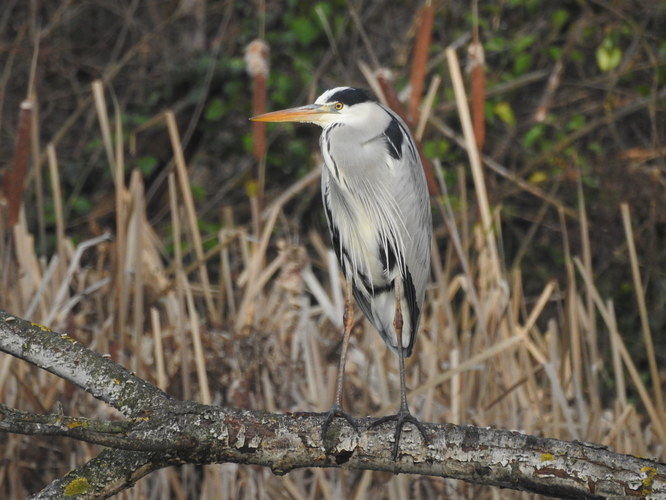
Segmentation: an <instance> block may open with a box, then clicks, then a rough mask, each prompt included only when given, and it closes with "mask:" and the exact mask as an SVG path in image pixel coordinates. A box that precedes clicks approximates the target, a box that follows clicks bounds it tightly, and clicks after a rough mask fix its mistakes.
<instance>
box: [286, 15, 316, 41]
mask: <svg viewBox="0 0 666 500" xmlns="http://www.w3.org/2000/svg"><path fill="white" fill-rule="evenodd" d="M291 31H292V33H293V34H294V35H295V36H296V39H297V40H298V41H299V42H300V43H301V45H303V46H305V47H307V46H308V45H310V44H311V43H312V41H313V40H314V39H315V38H317V36H318V35H319V29H318V27H317V25H316V24H315V23H314V22H312V20H310V19H308V18H307V17H297V18H295V19H294V20H293V21H292V23H291Z"/></svg>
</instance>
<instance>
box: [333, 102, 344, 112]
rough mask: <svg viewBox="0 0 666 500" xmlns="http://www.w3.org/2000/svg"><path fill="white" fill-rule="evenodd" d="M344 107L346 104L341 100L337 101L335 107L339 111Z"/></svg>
mask: <svg viewBox="0 0 666 500" xmlns="http://www.w3.org/2000/svg"><path fill="white" fill-rule="evenodd" d="M344 107H345V105H344V104H342V103H341V102H336V103H335V109H337V110H338V111H340V110H341V109H342V108H344Z"/></svg>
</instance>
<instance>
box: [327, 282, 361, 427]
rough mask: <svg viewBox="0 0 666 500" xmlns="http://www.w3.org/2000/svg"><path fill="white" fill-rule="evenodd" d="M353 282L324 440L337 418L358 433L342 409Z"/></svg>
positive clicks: (348, 294)
mask: <svg viewBox="0 0 666 500" xmlns="http://www.w3.org/2000/svg"><path fill="white" fill-rule="evenodd" d="M351 290H352V289H351V281H350V280H347V286H346V291H345V308H344V315H343V319H342V323H343V332H342V352H341V353H340V364H339V366H338V378H337V383H336V388H335V401H334V402H333V406H332V407H331V409H330V410H329V411H328V413H326V418H325V419H324V424H323V425H322V428H321V435H322V439H323V438H324V435H325V434H326V431H327V430H328V427H329V425H331V422H332V421H333V419H334V418H335V417H343V418H344V419H345V420H346V421H347V422H349V425H351V426H352V427H353V428H354V430H356V431H357V432H358V429H357V426H356V422H354V419H353V418H352V416H351V415H350V414H349V413H347V412H346V411H344V410H343V409H342V392H343V390H344V384H345V364H346V362H347V349H348V348H349V337H351V330H352V326H353V325H354V305H353V303H352V291H351Z"/></svg>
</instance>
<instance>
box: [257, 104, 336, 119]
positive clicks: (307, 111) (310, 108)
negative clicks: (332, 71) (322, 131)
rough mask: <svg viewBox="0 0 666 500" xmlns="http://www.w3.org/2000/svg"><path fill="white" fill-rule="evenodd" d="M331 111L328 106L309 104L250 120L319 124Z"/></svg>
mask: <svg viewBox="0 0 666 500" xmlns="http://www.w3.org/2000/svg"><path fill="white" fill-rule="evenodd" d="M330 112H331V111H330V110H329V109H328V107H327V106H322V105H319V104H308V105H307V106H300V107H298V108H289V109H283V110H280V111H273V112H272V113H264V114H263V115H257V116H253V117H252V118H250V120H252V121H253V122H306V123H319V122H320V121H321V118H322V115H326V114H328V113H330Z"/></svg>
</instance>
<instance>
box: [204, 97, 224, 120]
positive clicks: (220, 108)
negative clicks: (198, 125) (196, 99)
mask: <svg viewBox="0 0 666 500" xmlns="http://www.w3.org/2000/svg"><path fill="white" fill-rule="evenodd" d="M225 107H226V106H225V105H224V103H223V102H222V99H220V98H219V97H216V98H215V99H211V100H210V102H209V103H208V104H207V105H206V112H205V114H204V118H205V119H206V121H209V122H215V121H218V120H219V119H220V118H222V116H224V112H225Z"/></svg>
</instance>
